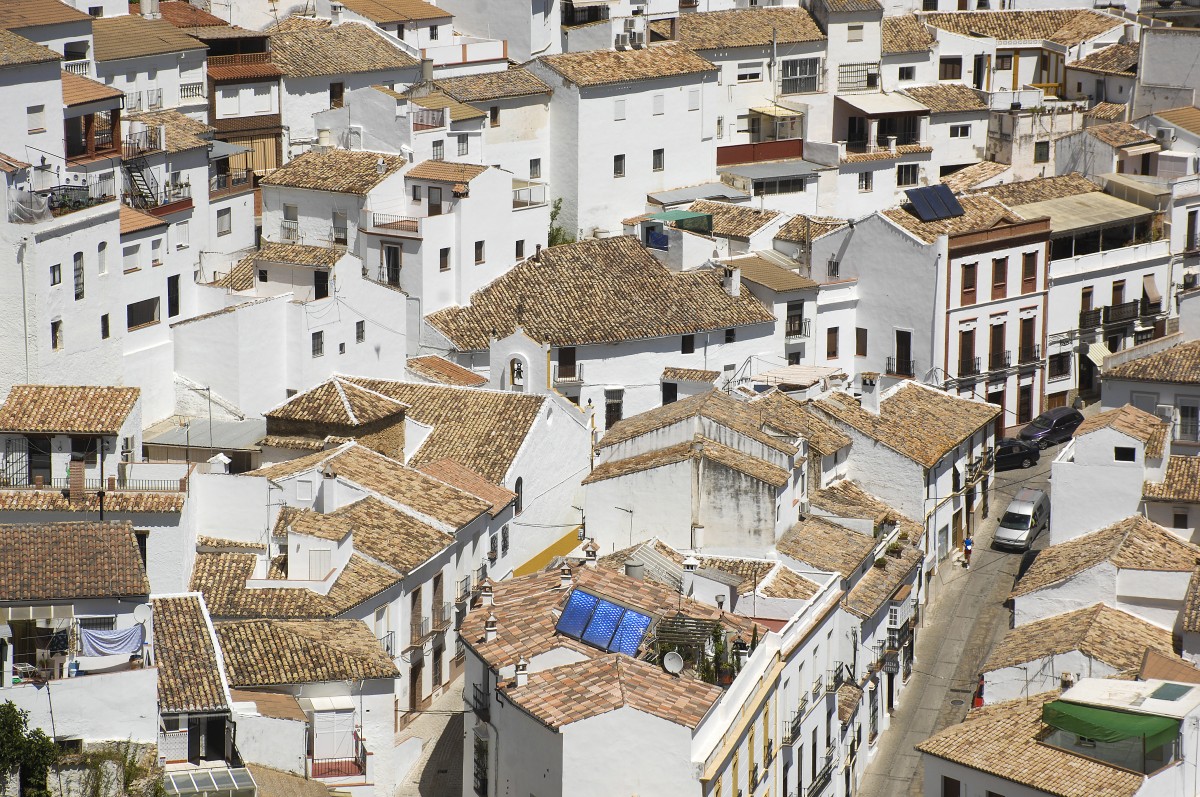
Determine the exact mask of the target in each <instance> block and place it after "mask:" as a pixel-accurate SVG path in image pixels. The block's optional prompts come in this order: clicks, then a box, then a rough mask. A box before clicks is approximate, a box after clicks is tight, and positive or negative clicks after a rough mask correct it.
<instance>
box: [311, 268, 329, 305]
mask: <svg viewBox="0 0 1200 797" xmlns="http://www.w3.org/2000/svg"><path fill="white" fill-rule="evenodd" d="M313 298H314V299H328V298H329V272H328V271H325V270H323V269H317V270H316V271H314V272H313Z"/></svg>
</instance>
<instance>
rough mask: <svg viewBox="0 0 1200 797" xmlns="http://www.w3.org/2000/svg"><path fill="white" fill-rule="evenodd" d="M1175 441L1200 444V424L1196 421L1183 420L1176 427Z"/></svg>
mask: <svg viewBox="0 0 1200 797" xmlns="http://www.w3.org/2000/svg"><path fill="white" fill-rule="evenodd" d="M1175 439H1176V440H1179V441H1181V442H1184V443H1196V442H1200V423H1197V422H1196V421H1195V420H1191V419H1189V420H1181V421H1180V422H1179V423H1178V425H1176V427H1175Z"/></svg>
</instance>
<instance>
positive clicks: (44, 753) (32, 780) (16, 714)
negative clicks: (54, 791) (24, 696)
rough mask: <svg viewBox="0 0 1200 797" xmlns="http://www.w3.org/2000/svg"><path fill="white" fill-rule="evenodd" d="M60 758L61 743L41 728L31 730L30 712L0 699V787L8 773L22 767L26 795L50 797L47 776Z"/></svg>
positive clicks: (28, 796) (22, 789) (23, 788)
mask: <svg viewBox="0 0 1200 797" xmlns="http://www.w3.org/2000/svg"><path fill="white" fill-rule="evenodd" d="M57 761H58V745H56V744H55V743H54V740H53V739H51V738H50V737H49V736H47V735H46V734H45V733H44V732H43V731H42V729H41V728H34V729H33V730H32V731H31V730H29V712H27V711H22V710H21V709H19V708H17V707H16V705H15V704H14V703H13V702H12V701H11V700H8V701H5V702H4V703H0V791H2V790H3V789H4V785H5V783H6V782H7V780H6V778H7V775H8V773H10V772H12V771H13V770H14V769H20V773H21V791H22V793H23V794H24V795H25V797H48V795H49V793H50V791H49V789H48V788H47V787H46V776H47V774H48V773H49V770H50V767H52V766H53V765H54V764H55V763H56V762H57Z"/></svg>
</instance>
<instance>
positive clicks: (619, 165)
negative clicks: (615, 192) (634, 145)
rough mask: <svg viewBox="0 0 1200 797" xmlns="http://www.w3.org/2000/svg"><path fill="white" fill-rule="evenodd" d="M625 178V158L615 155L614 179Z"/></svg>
mask: <svg viewBox="0 0 1200 797" xmlns="http://www.w3.org/2000/svg"><path fill="white" fill-rule="evenodd" d="M624 176H625V156H624V155H613V177H624Z"/></svg>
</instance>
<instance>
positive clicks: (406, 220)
mask: <svg viewBox="0 0 1200 797" xmlns="http://www.w3.org/2000/svg"><path fill="white" fill-rule="evenodd" d="M368 218H369V219H370V220H371V221H370V224H371V226H370V227H369V228H368V229H369V231H371V232H379V233H385V234H387V235H402V236H404V237H406V238H421V237H423V233H422V230H421V227H422V226H423V225H422V222H423V218H422V217H420V216H396V215H393V214H391V213H371V214H369V216H368Z"/></svg>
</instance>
